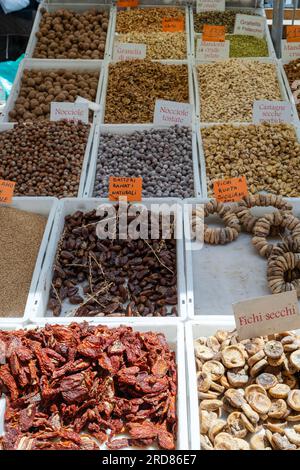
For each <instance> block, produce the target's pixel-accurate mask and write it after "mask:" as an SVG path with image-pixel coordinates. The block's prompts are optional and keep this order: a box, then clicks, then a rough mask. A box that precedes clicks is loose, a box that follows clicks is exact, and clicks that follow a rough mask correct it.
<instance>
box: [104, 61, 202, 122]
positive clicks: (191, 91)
mask: <svg viewBox="0 0 300 470" xmlns="http://www.w3.org/2000/svg"><path fill="white" fill-rule="evenodd" d="M151 62H160V63H161V64H166V65H178V66H179V65H186V66H187V67H188V87H189V103H190V104H191V105H192V107H193V121H192V123H194V120H195V99H194V83H193V71H192V66H191V61H190V60H181V61H180V60H158V61H151ZM115 63H117V62H116V61H113V60H112V61H110V62H109V64H115ZM109 64H108V63H105V67H104V77H103V87H102V93H101V102H100V106H101V110H100V111H99V113H98V119H99V120H100V121H99V122H100V123H101V124H103V123H104V118H105V108H106V94H107V86H108V75H109ZM161 99H164V98H163V96H162V97H161ZM107 124H110V123H107ZM122 124H128V123H122ZM135 124H138V123H135ZM111 125H114V126H116V125H119V124H111Z"/></svg>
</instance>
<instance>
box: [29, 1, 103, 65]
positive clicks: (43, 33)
mask: <svg viewBox="0 0 300 470" xmlns="http://www.w3.org/2000/svg"><path fill="white" fill-rule="evenodd" d="M41 13H42V18H41V22H40V27H39V31H38V32H37V33H36V36H37V43H36V47H35V50H34V53H33V57H34V58H39V59H103V58H104V51H105V42H106V35H107V29H108V16H109V14H108V11H98V10H88V11H85V12H83V13H81V12H76V11H71V10H66V9H64V8H61V9H59V10H56V11H54V12H52V13H51V12H50V13H49V12H47V11H46V10H45V9H42V10H41Z"/></svg>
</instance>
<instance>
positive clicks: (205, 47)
mask: <svg viewBox="0 0 300 470" xmlns="http://www.w3.org/2000/svg"><path fill="white" fill-rule="evenodd" d="M229 47H230V42H229V41H224V42H213V41H209V42H207V41H202V39H198V40H197V50H196V58H197V59H200V60H219V59H228V58H229Z"/></svg>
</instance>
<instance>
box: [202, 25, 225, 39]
mask: <svg viewBox="0 0 300 470" xmlns="http://www.w3.org/2000/svg"><path fill="white" fill-rule="evenodd" d="M202 41H203V42H224V41H225V26H212V25H210V24H205V25H204V26H203V33H202Z"/></svg>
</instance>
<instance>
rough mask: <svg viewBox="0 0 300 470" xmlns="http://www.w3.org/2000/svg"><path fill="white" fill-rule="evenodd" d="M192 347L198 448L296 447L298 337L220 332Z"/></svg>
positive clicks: (299, 432) (299, 427)
mask: <svg viewBox="0 0 300 470" xmlns="http://www.w3.org/2000/svg"><path fill="white" fill-rule="evenodd" d="M194 348H195V360H196V368H197V388H198V398H199V420H200V431H201V436H200V443H201V448H202V449H204V450H250V449H251V450H292V449H299V448H300V384H299V373H298V372H299V370H300V336H298V335H296V334H295V333H293V332H288V331H287V332H283V333H281V334H276V335H272V336H270V337H259V338H253V339H247V340H243V341H239V340H238V337H237V333H236V331H233V332H228V331H222V330H219V331H217V332H216V333H215V334H214V335H213V336H210V337H200V338H198V339H196V340H195V342H194Z"/></svg>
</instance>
